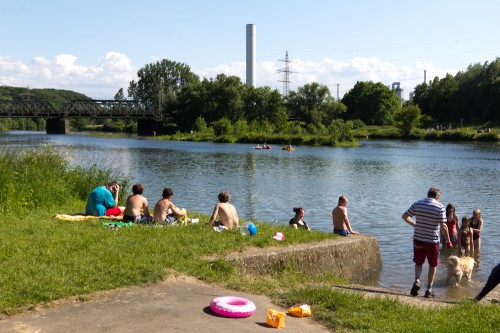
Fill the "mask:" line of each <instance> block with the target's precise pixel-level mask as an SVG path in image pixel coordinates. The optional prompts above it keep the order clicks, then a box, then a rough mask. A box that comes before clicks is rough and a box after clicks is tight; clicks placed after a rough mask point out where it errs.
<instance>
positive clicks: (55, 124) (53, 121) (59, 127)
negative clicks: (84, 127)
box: [45, 118, 69, 134]
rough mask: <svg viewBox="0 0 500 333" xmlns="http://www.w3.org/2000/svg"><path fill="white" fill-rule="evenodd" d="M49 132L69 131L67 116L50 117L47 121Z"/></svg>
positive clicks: (46, 128) (46, 127) (46, 129)
mask: <svg viewBox="0 0 500 333" xmlns="http://www.w3.org/2000/svg"><path fill="white" fill-rule="evenodd" d="M45 131H46V133H47V134H67V133H69V121H68V119H66V118H48V119H47V121H46V122H45Z"/></svg>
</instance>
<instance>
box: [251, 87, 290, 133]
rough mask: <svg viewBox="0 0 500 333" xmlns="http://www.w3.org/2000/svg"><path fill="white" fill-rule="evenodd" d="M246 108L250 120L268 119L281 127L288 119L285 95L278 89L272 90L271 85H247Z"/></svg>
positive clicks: (260, 120)
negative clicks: (255, 86)
mask: <svg viewBox="0 0 500 333" xmlns="http://www.w3.org/2000/svg"><path fill="white" fill-rule="evenodd" d="M244 110H245V118H246V120H247V121H248V122H252V121H257V122H259V123H263V122H264V121H268V122H269V123H271V124H273V125H275V126H277V127H278V128H281V127H283V126H284V123H286V121H287V120H288V114H287V111H286V107H285V104H284V101H283V97H282V96H281V94H280V93H279V92H278V91H277V90H276V89H274V90H272V89H271V88H270V87H259V88H254V87H253V86H245V95H244Z"/></svg>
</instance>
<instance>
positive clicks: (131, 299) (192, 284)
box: [0, 276, 500, 333]
mask: <svg viewBox="0 0 500 333" xmlns="http://www.w3.org/2000/svg"><path fill="white" fill-rule="evenodd" d="M332 288H334V289H336V290H340V291H343V292H354V293H361V294H363V295H364V296H365V297H388V298H395V299H398V300H399V301H401V302H404V303H407V304H412V305H415V306H421V307H429V306H432V307H443V306H451V305H452V304H454V303H456V301H454V300H449V299H445V298H441V297H437V298H434V299H426V298H424V297H422V296H418V297H412V296H410V295H409V294H407V293H404V292H401V291H397V290H392V289H387V288H381V287H371V286H363V285H353V284H351V285H334V286H332ZM224 295H231V296H239V297H244V298H247V299H249V300H251V301H252V302H254V303H255V305H256V307H257V311H256V312H255V314H253V315H252V316H251V317H247V318H240V319H234V318H224V317H219V316H217V315H215V314H214V313H213V312H212V311H211V310H210V307H209V304H210V301H211V300H212V299H213V298H215V297H219V296H224ZM499 300H500V291H493V292H492V293H490V295H488V297H487V299H485V300H484V301H483V302H485V303H487V302H491V301H493V302H498V301H499ZM269 307H270V308H272V309H275V310H280V311H284V312H286V309H283V308H280V307H278V306H276V305H274V304H272V303H271V301H270V299H269V298H267V297H265V296H260V295H252V294H248V293H242V292H235V291H231V290H228V289H225V288H222V287H219V286H217V285H212V284H208V283H204V282H201V281H199V280H197V279H195V278H192V277H186V276H178V277H170V278H168V279H166V280H165V281H163V282H161V283H157V284H154V285H150V286H141V287H130V288H122V289H116V290H111V291H106V292H97V293H93V294H91V295H89V296H88V297H86V300H85V301H81V300H80V299H79V298H78V297H72V298H67V299H64V300H59V301H55V302H52V303H51V304H49V305H47V306H40V307H38V308H37V309H35V310H32V311H27V312H25V313H21V314H19V315H15V316H12V317H7V316H3V318H1V319H0V332H3V333H45V332H51V333H52V332H56V333H57V332H71V331H77V332H79V333H80V332H111V333H118V332H120V333H122V332H123V333H128V332H152V333H155V332H192V331H195V330H202V331H203V332H220V333H225V332H235V331H237V332H241V333H246V332H249V333H250V332H270V331H269V329H270V328H269V327H268V326H267V325H266V324H265V321H266V315H267V309H268V308H269ZM285 325H286V327H285V328H286V331H287V332H292V333H293V332H297V333H299V332H300V333H302V332H304V333H307V332H319V333H321V332H328V330H327V329H326V328H325V327H323V326H322V325H320V324H318V323H317V322H314V321H313V320H312V319H311V318H295V317H291V316H287V317H286V320H285Z"/></svg>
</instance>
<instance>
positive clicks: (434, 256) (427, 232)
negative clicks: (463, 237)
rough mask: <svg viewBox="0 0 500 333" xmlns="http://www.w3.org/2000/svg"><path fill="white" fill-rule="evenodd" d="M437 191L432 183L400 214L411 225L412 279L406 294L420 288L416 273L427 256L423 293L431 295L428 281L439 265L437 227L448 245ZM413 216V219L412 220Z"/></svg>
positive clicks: (446, 230)
mask: <svg viewBox="0 0 500 333" xmlns="http://www.w3.org/2000/svg"><path fill="white" fill-rule="evenodd" d="M440 196H441V191H440V190H439V188H437V187H432V188H430V189H429V191H428V192H427V198H425V199H422V200H420V201H417V202H415V203H413V205H411V207H410V208H409V209H408V210H407V211H406V212H405V213H404V214H403V216H402V218H403V220H404V221H405V222H406V223H408V224H409V225H411V226H412V227H414V228H415V229H414V232H413V262H415V282H414V283H413V286H412V288H411V291H410V294H411V295H412V296H417V295H418V291H419V290H420V275H421V274H422V265H423V264H424V262H425V259H426V258H427V261H428V263H429V273H428V275H427V290H426V291H425V295H424V297H434V292H433V291H432V284H433V283H434V276H435V275H436V269H437V266H438V265H439V260H438V253H439V229H440V228H441V233H442V234H443V235H444V236H445V238H446V247H448V248H451V247H452V246H453V245H452V244H451V242H450V237H449V235H448V228H447V227H446V210H445V209H444V206H443V205H442V204H441V203H440V202H439V201H438V200H439V197H440ZM412 216H415V219H416V222H414V221H413V220H412V218H411V217H412Z"/></svg>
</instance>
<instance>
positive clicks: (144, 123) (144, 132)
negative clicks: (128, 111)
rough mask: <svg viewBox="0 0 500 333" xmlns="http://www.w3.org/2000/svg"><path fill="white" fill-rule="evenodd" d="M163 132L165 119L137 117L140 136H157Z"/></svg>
mask: <svg viewBox="0 0 500 333" xmlns="http://www.w3.org/2000/svg"><path fill="white" fill-rule="evenodd" d="M162 134H163V121H162V120H155V119H137V135H138V136H155V135H162Z"/></svg>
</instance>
